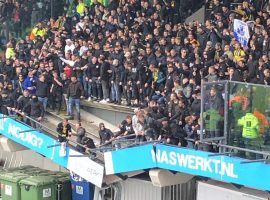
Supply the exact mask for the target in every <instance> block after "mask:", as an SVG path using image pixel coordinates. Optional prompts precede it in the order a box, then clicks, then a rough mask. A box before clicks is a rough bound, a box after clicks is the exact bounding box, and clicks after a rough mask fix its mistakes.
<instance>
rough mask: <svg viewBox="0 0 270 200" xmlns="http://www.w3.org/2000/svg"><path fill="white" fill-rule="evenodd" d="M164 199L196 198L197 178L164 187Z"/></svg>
mask: <svg viewBox="0 0 270 200" xmlns="http://www.w3.org/2000/svg"><path fill="white" fill-rule="evenodd" d="M161 194H162V200H196V180H195V179H192V180H191V181H189V182H188V183H185V184H179V185H173V186H166V187H164V188H162V192H161Z"/></svg>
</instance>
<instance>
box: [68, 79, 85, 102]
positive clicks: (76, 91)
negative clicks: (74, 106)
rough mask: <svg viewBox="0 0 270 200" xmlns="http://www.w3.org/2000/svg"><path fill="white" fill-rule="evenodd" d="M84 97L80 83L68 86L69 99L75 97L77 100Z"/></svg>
mask: <svg viewBox="0 0 270 200" xmlns="http://www.w3.org/2000/svg"><path fill="white" fill-rule="evenodd" d="M83 95H84V90H83V87H82V84H81V83H80V82H79V81H76V82H75V83H73V82H71V83H70V84H69V86H68V90H67V98H69V97H73V98H75V99H79V98H80V97H81V96H83Z"/></svg>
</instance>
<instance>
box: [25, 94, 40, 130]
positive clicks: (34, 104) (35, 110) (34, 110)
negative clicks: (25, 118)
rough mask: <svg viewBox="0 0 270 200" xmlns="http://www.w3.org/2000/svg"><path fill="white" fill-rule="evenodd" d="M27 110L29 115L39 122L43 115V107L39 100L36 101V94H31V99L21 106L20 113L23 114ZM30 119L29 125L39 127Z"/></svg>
mask: <svg viewBox="0 0 270 200" xmlns="http://www.w3.org/2000/svg"><path fill="white" fill-rule="evenodd" d="M27 111H30V117H31V118H32V119H33V120H35V121H38V122H41V121H42V119H43V117H44V107H43V105H42V104H41V102H39V101H38V98H37V96H36V95H32V99H31V100H30V101H29V102H28V103H27V105H26V106H25V107H24V108H23V110H22V114H23V115H25V113H26V112H27ZM33 120H31V126H32V127H33V128H37V129H38V128H40V127H39V126H38V125H37V124H36V122H35V121H33Z"/></svg>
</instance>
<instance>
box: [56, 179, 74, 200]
mask: <svg viewBox="0 0 270 200" xmlns="http://www.w3.org/2000/svg"><path fill="white" fill-rule="evenodd" d="M56 181H57V182H56V189H57V197H58V196H59V198H58V199H60V200H71V199H72V190H71V183H70V179H69V177H59V178H58V179H57V180H56Z"/></svg>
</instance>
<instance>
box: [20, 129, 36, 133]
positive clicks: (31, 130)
mask: <svg viewBox="0 0 270 200" xmlns="http://www.w3.org/2000/svg"><path fill="white" fill-rule="evenodd" d="M33 131H37V130H35V129H30V130H25V131H19V133H27V132H33Z"/></svg>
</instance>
